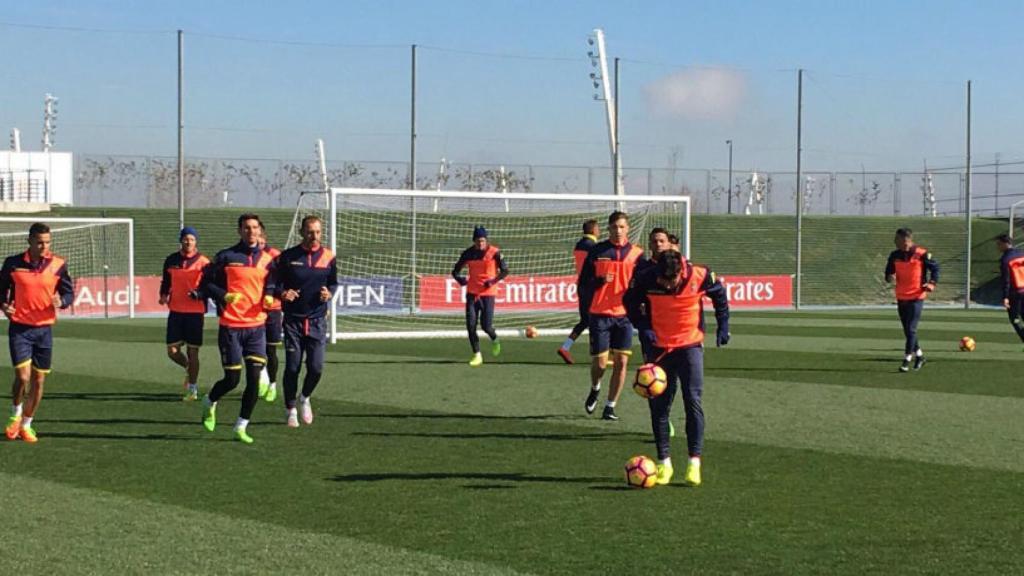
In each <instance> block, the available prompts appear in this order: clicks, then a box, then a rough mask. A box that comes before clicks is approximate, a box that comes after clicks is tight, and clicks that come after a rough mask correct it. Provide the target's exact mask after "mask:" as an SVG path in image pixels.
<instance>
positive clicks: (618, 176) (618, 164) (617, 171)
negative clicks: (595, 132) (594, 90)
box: [612, 56, 625, 195]
mask: <svg viewBox="0 0 1024 576" xmlns="http://www.w3.org/2000/svg"><path fill="white" fill-rule="evenodd" d="M612 98H613V99H614V103H615V106H614V112H615V114H614V119H615V126H614V127H613V128H612V132H613V133H614V134H615V165H614V166H613V167H612V170H613V171H614V175H615V193H616V194H619V195H622V194H625V190H623V186H622V154H620V152H619V57H618V56H616V57H615V92H614V94H613V95H612Z"/></svg>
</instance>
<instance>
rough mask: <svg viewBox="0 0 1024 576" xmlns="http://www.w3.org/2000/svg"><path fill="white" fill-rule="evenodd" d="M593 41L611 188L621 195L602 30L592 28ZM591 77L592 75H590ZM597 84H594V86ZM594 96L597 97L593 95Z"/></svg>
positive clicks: (613, 109)
mask: <svg viewBox="0 0 1024 576" xmlns="http://www.w3.org/2000/svg"><path fill="white" fill-rule="evenodd" d="M593 40H594V42H595V43H596V44H597V61H598V66H599V68H598V74H600V76H601V78H600V80H601V86H600V87H601V96H602V97H601V98H600V99H602V100H604V111H605V119H606V120H607V122H608V148H609V151H610V152H611V160H612V185H613V186H614V187H613V188H612V190H613V193H614V194H616V195H618V196H621V195H622V194H623V193H624V191H623V189H622V181H621V180H620V179H619V149H618V141H619V135H618V131H617V128H618V120H617V117H616V112H617V110H616V106H615V96H613V95H612V88H611V84H610V82H609V79H608V55H607V53H606V52H605V49H604V30H601V29H600V28H594V38H593ZM592 77H593V76H592ZM596 87H597V86H596V85H595V88H596ZM595 98H597V97H596V96H595Z"/></svg>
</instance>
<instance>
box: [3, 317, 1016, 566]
mask: <svg viewBox="0 0 1024 576" xmlns="http://www.w3.org/2000/svg"><path fill="white" fill-rule="evenodd" d="M710 322H711V323H712V324H713V319H711V320H710ZM212 324H213V322H209V325H210V326H211V329H210V330H209V331H208V333H207V343H208V345H207V347H206V348H204V349H203V362H204V365H203V377H202V381H201V385H202V388H203V390H204V391H205V390H206V389H208V388H209V386H210V384H211V383H212V382H213V381H214V380H215V379H216V378H218V377H219V373H220V369H219V366H218V361H217V355H216V350H215V346H211V345H209V344H210V343H213V342H215V332H214V330H213V328H212ZM498 324H499V325H500V315H499V318H498ZM732 332H733V341H732V343H731V344H730V345H729V346H728V347H726V348H722V349H715V348H713V347H712V348H709V349H708V350H707V354H706V367H707V381H706V390H705V410H706V413H707V425H708V428H707V445H706V451H705V467H704V485H703V486H701V487H700V488H696V489H693V488H686V487H683V486H682V485H677V484H674V485H671V486H667V487H657V488H655V489H652V490H647V491H637V490H631V489H628V488H626V487H625V483H624V480H623V473H622V466H623V464H624V463H625V461H626V459H627V458H628V457H630V456H632V455H634V454H638V453H645V454H648V455H653V451H654V450H653V445H652V443H651V435H650V426H649V422H648V415H647V408H646V405H645V403H644V402H643V401H642V400H640V398H639V397H638V396H636V395H634V394H633V393H632V392H630V391H628V390H627V391H626V392H624V396H623V399H622V401H621V402H620V409H619V413H620V416H621V417H622V420H621V421H619V422H616V423H606V422H602V421H600V420H599V419H597V418H596V417H587V416H586V415H585V414H584V413H583V409H582V404H583V398H584V396H585V394H586V388H587V369H586V367H585V366H584V365H580V364H577V365H575V366H571V367H569V366H564V365H562V364H561V363H560V361H559V360H558V359H557V357H556V356H555V354H554V348H555V347H556V346H557V344H558V342H559V340H557V339H538V340H521V339H515V340H508V341H507V342H505V346H504V353H503V355H502V357H501V358H499V359H498V360H497V361H492V360H491V359H490V358H489V357H487V356H486V354H485V358H486V359H487V363H486V364H485V365H484V366H483V367H481V368H479V369H470V368H469V367H467V366H466V365H465V361H466V360H468V358H469V348H468V345H467V344H466V343H465V342H464V341H463V340H438V341H428V340H424V341H408V340H406V341H401V342H398V341H385V342H380V341H376V342H373V341H365V342H347V343H346V342H343V343H339V344H338V345H335V346H332V347H331V348H330V349H329V353H328V358H327V367H326V375H325V379H324V381H323V383H322V384H321V386H320V388H319V390H318V391H317V395H316V397H315V398H314V406H315V409H316V422H315V423H314V425H313V426H312V427H308V428H307V427H303V428H300V429H298V430H292V429H288V428H286V427H285V426H284V424H283V409H282V407H281V406H280V405H274V406H270V405H268V404H266V403H264V402H262V401H261V403H260V405H259V406H258V407H257V409H256V413H255V416H254V424H253V425H252V426H251V427H250V432H251V434H252V435H253V437H254V438H255V439H256V443H255V444H254V445H252V446H244V445H241V444H238V443H236V442H233V441H231V424H232V423H233V421H234V418H235V417H236V416H237V408H238V398H239V393H238V392H235V393H233V394H231V395H230V396H229V397H228V398H226V399H225V400H224V401H222V402H221V405H220V409H219V417H220V423H219V426H218V428H217V430H216V432H214V433H213V434H209V433H206V432H205V431H204V430H203V429H202V427H201V425H200V424H199V406H198V405H197V404H195V403H188V404H186V403H182V402H181V401H179V400H178V398H179V394H180V393H181V384H180V382H181V373H180V370H179V369H177V368H175V367H173V366H172V365H171V363H170V361H168V360H167V359H166V357H165V355H164V351H163V348H164V346H163V323H162V321H160V320H137V321H104V322H85V321H78V322H73V321H65V322H62V323H60V324H59V325H58V326H57V327H56V328H55V334H56V336H57V338H56V349H55V360H54V367H55V370H54V373H53V374H52V375H51V377H50V379H49V381H48V383H47V390H46V398H45V400H44V402H43V404H42V407H41V409H40V411H39V413H38V414H37V420H36V424H35V427H36V430H37V432H38V433H39V438H40V441H39V443H38V444H36V445H34V446H31V445H27V444H24V443H22V442H6V441H5V442H3V443H2V444H0V490H2V492H3V494H4V497H3V505H2V506H0V517H2V519H3V522H4V525H5V527H6V530H7V533H6V534H5V536H4V538H2V539H0V566H2V567H3V572H4V573H8V574H29V573H35V574H65V573H68V574H113V573H127V574H141V573H147V574H164V573H175V574H206V575H211V574H253V573H288V574H299V573H318V574H436V573H449V574H512V573H533V574H568V573H588V574H613V573H618V574H669V573H677V574H681V573H700V574H703V573H706V574H723V573H734V574H751V573H770V574H957V573H964V574H1009V573H1015V572H1018V571H1019V570H1020V567H1021V566H1024V547H1022V546H1021V543H1022V542H1024V521H1022V519H1021V502H1022V501H1024V500H1022V498H1024V382H1022V380H1021V376H1020V374H1021V368H1022V367H1024V351H1022V345H1021V344H1020V343H1019V342H1018V341H1017V339H1016V336H1015V335H1014V334H1013V333H1012V331H1011V330H1010V327H1009V325H1008V324H1007V322H1006V319H1005V315H1004V314H1003V313H1001V312H998V311H969V312H965V311H959V310H939V309H934V308H933V309H929V308H927V307H926V309H925V313H924V318H923V320H922V324H921V337H922V345H923V347H924V349H925V351H926V353H927V355H928V358H929V363H928V364H926V366H925V367H924V369H923V370H922V371H921V372H919V373H910V374H899V373H897V370H896V368H897V367H898V365H899V361H900V356H901V352H902V337H901V334H900V330H899V323H898V320H897V318H896V312H895V310H885V311H848V312H847V311H844V312H808V313H795V312H793V313H757V312H743V311H740V312H736V313H734V317H733V322H732ZM963 335H971V336H973V337H974V338H975V339H976V340H977V342H978V349H977V351H975V352H973V353H963V352H959V351H958V350H957V349H956V348H957V341H958V339H959V338H960V337H961V336H963ZM574 351H575V353H576V356H577V358H578V359H580V360H582V359H584V358H585V352H586V351H585V345H584V344H583V343H581V344H578V345H577V346H576V348H575V350H574ZM485 352H486V347H485ZM5 364H6V362H5ZM2 372H3V374H4V375H5V376H6V378H7V379H8V380H9V378H10V376H11V371H10V368H9V367H4V368H3V369H2ZM2 398H3V402H4V404H5V407H6V403H7V402H8V399H7V395H6V393H4V395H3V396H2ZM5 409H6V408H5ZM673 420H674V422H675V424H676V428H677V430H679V431H680V436H678V437H677V438H676V439H675V440H674V445H673V447H674V451H675V455H676V457H677V459H678V461H679V462H680V464H681V463H682V461H683V460H684V458H683V457H684V455H685V442H684V439H683V438H682V428H683V427H682V426H681V424H682V410H681V404H680V403H679V402H677V404H676V406H675V410H674V411H673ZM677 468H679V467H678V466H677ZM680 476H681V470H680V471H677V481H678V480H679V477H680Z"/></svg>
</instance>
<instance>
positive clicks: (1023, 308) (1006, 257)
mask: <svg viewBox="0 0 1024 576" xmlns="http://www.w3.org/2000/svg"><path fill="white" fill-rule="evenodd" d="M996 247H997V248H999V251H1000V252H1001V253H1002V254H1003V255H1002V257H1001V258H1000V259H999V274H1000V278H1001V280H1002V282H1000V284H1001V285H1002V287H1003V308H1005V309H1006V314H1007V316H1009V318H1010V325H1011V326H1013V330H1014V332H1016V333H1017V336H1018V337H1019V338H1020V339H1021V341H1022V342H1024V252H1021V251H1020V250H1018V249H1017V248H1014V246H1013V238H1010V235H1009V234H1000V235H999V236H996Z"/></svg>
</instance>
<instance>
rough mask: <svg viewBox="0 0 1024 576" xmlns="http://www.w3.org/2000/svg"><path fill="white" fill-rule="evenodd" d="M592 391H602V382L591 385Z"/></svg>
mask: <svg viewBox="0 0 1024 576" xmlns="http://www.w3.org/2000/svg"><path fill="white" fill-rule="evenodd" d="M590 389H591V390H600V389H601V381H600V380H598V381H597V383H596V384H591V385H590Z"/></svg>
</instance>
